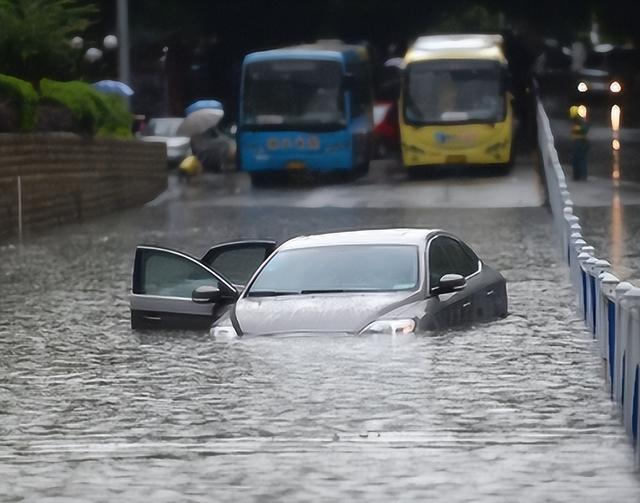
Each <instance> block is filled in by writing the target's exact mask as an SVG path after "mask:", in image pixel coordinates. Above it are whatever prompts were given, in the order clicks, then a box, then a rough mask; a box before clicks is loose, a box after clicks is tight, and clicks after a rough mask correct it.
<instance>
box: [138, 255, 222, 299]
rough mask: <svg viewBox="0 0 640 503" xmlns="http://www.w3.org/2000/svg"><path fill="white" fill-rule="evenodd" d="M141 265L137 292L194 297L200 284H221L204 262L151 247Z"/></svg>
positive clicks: (143, 257)
mask: <svg viewBox="0 0 640 503" xmlns="http://www.w3.org/2000/svg"><path fill="white" fill-rule="evenodd" d="M140 265H141V273H142V274H141V277H140V284H139V285H138V288H139V291H137V292H134V293H140V294H143V295H157V296H163V297H180V298H188V299H191V294H192V293H193V291H194V290H195V289H196V288H198V287H199V286H203V285H210V286H218V280H217V278H216V277H215V276H214V275H213V274H211V273H210V272H209V271H207V270H206V269H205V268H204V267H203V266H202V265H201V264H198V263H197V262H195V261H193V260H190V259H188V258H186V257H182V256H179V255H173V254H167V253H165V252H162V251H157V252H154V251H151V250H149V251H147V252H146V253H145V254H144V255H143V256H142V264H140Z"/></svg>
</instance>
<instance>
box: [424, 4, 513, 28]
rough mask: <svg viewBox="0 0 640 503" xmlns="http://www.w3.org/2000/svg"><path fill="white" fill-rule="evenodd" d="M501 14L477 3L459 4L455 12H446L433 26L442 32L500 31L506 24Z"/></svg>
mask: <svg viewBox="0 0 640 503" xmlns="http://www.w3.org/2000/svg"><path fill="white" fill-rule="evenodd" d="M502 24H503V21H502V19H501V16H500V14H495V13H493V12H490V11H489V10H488V9H487V8H486V7H484V6H483V5H479V4H476V3H471V4H468V5H466V6H464V7H460V6H458V8H457V9H456V10H455V11H454V12H446V11H445V12H444V14H443V16H442V17H441V18H440V20H439V21H438V22H437V23H435V24H434V26H433V28H434V29H435V30H437V31H439V32H442V33H486V32H499V31H500V30H501V29H502V28H504V26H502Z"/></svg>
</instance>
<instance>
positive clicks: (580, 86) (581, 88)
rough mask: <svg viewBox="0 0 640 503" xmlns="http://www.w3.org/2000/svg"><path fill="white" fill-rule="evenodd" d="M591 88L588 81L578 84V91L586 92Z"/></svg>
mask: <svg viewBox="0 0 640 503" xmlns="http://www.w3.org/2000/svg"><path fill="white" fill-rule="evenodd" d="M588 90H589V86H587V83H586V82H580V83H579V84H578V91H579V92H581V93H586V92H587V91H588Z"/></svg>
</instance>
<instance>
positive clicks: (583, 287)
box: [575, 252, 591, 320]
mask: <svg viewBox="0 0 640 503" xmlns="http://www.w3.org/2000/svg"><path fill="white" fill-rule="evenodd" d="M590 258H591V255H589V254H588V253H586V252H580V253H579V254H578V257H577V267H576V268H577V276H576V283H575V285H576V287H577V290H578V307H579V311H580V314H581V315H582V318H583V319H584V320H586V319H587V292H588V288H587V287H588V284H587V272H586V270H585V264H584V263H585V262H586V261H587V260H589V259H590Z"/></svg>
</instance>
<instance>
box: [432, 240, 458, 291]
mask: <svg viewBox="0 0 640 503" xmlns="http://www.w3.org/2000/svg"><path fill="white" fill-rule="evenodd" d="M442 239H443V238H436V239H434V240H432V241H431V243H430V244H429V285H430V288H433V287H434V286H436V285H437V284H438V283H439V281H440V278H442V276H444V275H445V274H448V273H451V272H453V270H452V269H453V266H452V264H451V261H450V260H449V256H448V255H447V251H446V249H445V248H444V247H443V246H442V243H441V242H442Z"/></svg>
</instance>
